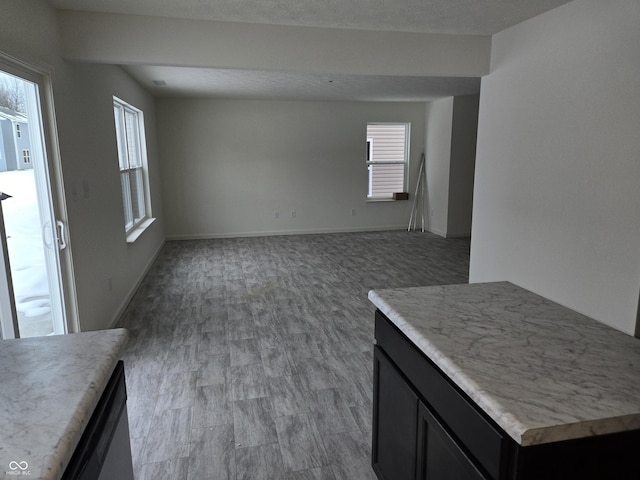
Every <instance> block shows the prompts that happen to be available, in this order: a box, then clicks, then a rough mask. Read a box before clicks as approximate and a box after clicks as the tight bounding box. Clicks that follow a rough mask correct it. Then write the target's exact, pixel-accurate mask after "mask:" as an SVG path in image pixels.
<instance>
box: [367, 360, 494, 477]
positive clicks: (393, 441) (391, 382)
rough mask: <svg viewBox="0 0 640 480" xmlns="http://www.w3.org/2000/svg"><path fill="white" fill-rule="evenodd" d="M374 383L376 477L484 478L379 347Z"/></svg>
mask: <svg viewBox="0 0 640 480" xmlns="http://www.w3.org/2000/svg"><path fill="white" fill-rule="evenodd" d="M374 382H375V385H376V388H375V400H374V435H373V468H374V470H375V472H376V474H377V475H378V478H380V479H385V480H415V479H416V478H417V479H420V480H483V479H485V478H486V477H484V476H483V475H482V473H481V472H480V471H479V470H478V469H477V468H476V467H475V465H474V464H473V462H472V461H471V460H470V459H469V458H468V457H467V455H466V454H465V453H464V451H462V450H461V449H460V447H459V446H458V445H457V444H456V441H455V439H454V438H452V437H451V435H450V434H448V433H447V431H446V430H445V428H443V426H442V425H441V423H440V422H439V421H438V420H437V419H436V417H435V416H434V414H433V413H432V412H431V411H430V409H429V408H428V407H427V406H426V405H425V404H424V403H423V402H422V401H421V400H420V399H419V397H418V395H417V394H416V393H415V392H414V391H413V389H412V387H411V386H410V385H409V383H408V382H407V380H406V379H405V378H404V376H403V375H402V373H401V372H400V371H399V370H398V369H397V368H396V367H395V365H394V364H393V362H392V361H391V360H390V359H389V358H388V357H387V355H386V354H385V353H384V352H383V351H382V350H381V349H380V348H378V347H375V349H374Z"/></svg>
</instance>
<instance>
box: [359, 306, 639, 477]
mask: <svg viewBox="0 0 640 480" xmlns="http://www.w3.org/2000/svg"><path fill="white" fill-rule="evenodd" d="M375 321H376V324H375V331H376V346H375V348H374V366H373V368H374V377H373V383H374V385H373V387H374V392H373V439H372V466H373V469H374V471H375V473H376V475H377V476H378V478H379V479H380V480H416V479H418V480H540V479H545V480H609V479H616V480H627V479H628V480H638V479H640V461H638V460H637V453H636V451H635V446H637V445H640V430H633V431H629V432H624V433H616V434H610V435H598V436H594V437H587V438H582V439H576V440H569V441H562V442H554V443H547V444H542V445H535V446H528V447H522V446H520V445H519V444H517V443H516V442H515V441H514V440H512V439H511V438H510V437H509V436H508V435H507V434H506V433H505V432H504V431H503V430H502V429H501V428H500V427H499V426H498V425H496V424H495V423H494V422H493V421H492V420H491V419H490V418H488V416H487V415H486V414H485V413H484V412H483V411H482V410H481V409H480V408H479V407H478V406H477V405H476V404H475V403H474V402H473V400H471V399H470V398H469V397H468V396H467V395H466V394H465V393H464V392H462V391H461V390H460V389H459V388H458V387H457V386H456V385H455V384H454V383H453V382H452V381H451V380H450V379H449V378H448V377H447V376H446V375H445V374H444V373H442V372H441V371H440V370H439V369H438V367H437V366H436V365H435V364H434V363H433V362H432V361H431V360H430V359H428V358H427V357H426V356H425V355H424V354H423V353H422V352H420V351H419V350H418V349H417V348H416V347H415V345H414V344H413V343H412V342H411V341H410V340H408V339H407V338H406V337H405V336H404V335H403V334H402V332H400V330H398V329H397V327H395V325H393V324H392V323H391V322H390V321H389V320H388V319H387V318H386V317H385V316H384V315H382V314H381V313H380V312H376V319H375Z"/></svg>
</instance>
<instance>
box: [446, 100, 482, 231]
mask: <svg viewBox="0 0 640 480" xmlns="http://www.w3.org/2000/svg"><path fill="white" fill-rule="evenodd" d="M479 101H480V95H461V96H458V97H454V99H453V119H452V122H451V162H450V166H449V208H448V212H447V237H468V236H470V235H471V216H472V215H471V214H472V210H473V177H474V172H475V164H476V138H477V130H478V102H479Z"/></svg>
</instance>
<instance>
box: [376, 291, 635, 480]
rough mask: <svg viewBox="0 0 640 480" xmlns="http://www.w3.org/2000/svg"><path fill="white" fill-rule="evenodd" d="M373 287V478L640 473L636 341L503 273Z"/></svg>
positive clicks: (564, 476) (621, 475) (624, 475)
mask: <svg viewBox="0 0 640 480" xmlns="http://www.w3.org/2000/svg"><path fill="white" fill-rule="evenodd" d="M369 299H370V300H371V301H372V303H374V305H375V306H376V307H377V309H378V311H377V313H376V342H377V345H376V348H375V372H374V384H375V385H374V439H373V464H374V470H376V473H377V474H378V476H379V478H381V479H382V478H394V479H402V478H427V479H429V480H430V479H438V478H461V479H462V478H473V479H476V478H477V479H486V478H491V479H501V478H510V479H515V478H518V479H520V478H527V479H528V478H531V479H534V478H545V479H549V478H558V479H560V478H562V479H567V478H581V479H582V478H640V463H639V462H637V461H634V456H635V455H637V454H633V453H632V450H633V449H632V448H631V445H633V444H635V445H637V444H638V443H637V442H639V441H640V340H638V339H635V338H633V337H631V336H629V335H626V334H624V333H621V332H619V331H617V330H615V329H613V328H610V327H608V326H606V325H604V324H602V323H600V322H597V321H595V320H593V319H590V318H588V317H586V316H584V315H580V314H578V313H576V312H574V311H572V310H570V309H568V308H565V307H562V306H560V305H558V304H556V303H554V302H551V301H549V300H547V299H544V298H543V297H540V296H538V295H535V294H533V293H531V292H529V291H527V290H524V289H522V288H520V287H517V286H516V285H513V284H510V283H507V282H499V283H484V284H471V285H453V286H438V287H415V288H405V289H394V290H378V291H371V292H370V293H369ZM407 412H408V413H407ZM398 432H400V433H398ZM394 435H395V436H396V437H399V438H396V439H391V437H393V436H394ZM427 439H429V442H427ZM443 463H445V464H446V465H444V466H443V465H442V464H443ZM452 469H453V470H455V471H456V472H458V473H457V476H454V477H447V476H446V475H447V474H450V473H451V470H452ZM438 472H440V473H438ZM609 473H610V474H611V475H609ZM603 475H604V476H603Z"/></svg>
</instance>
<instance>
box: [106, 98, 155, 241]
mask: <svg viewBox="0 0 640 480" xmlns="http://www.w3.org/2000/svg"><path fill="white" fill-rule="evenodd" d="M113 112H114V121H115V132H116V144H117V147H118V167H119V172H120V185H121V187H122V210H123V212H124V224H125V225H124V227H125V233H126V236H127V242H129V243H131V242H134V241H135V240H136V239H137V238H138V237H139V236H140V234H141V233H142V232H143V231H144V230H145V229H146V228H147V227H148V226H149V225H151V223H153V221H154V220H155V219H154V218H153V217H152V215H151V195H150V192H149V174H148V168H147V142H146V137H145V131H144V113H143V112H142V110H140V109H138V108H136V107H134V106H133V105H130V104H129V103H127V102H125V101H124V100H121V99H119V98H118V97H115V96H114V97H113ZM127 127H129V128H127ZM136 194H137V195H136ZM134 202H135V203H134Z"/></svg>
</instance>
